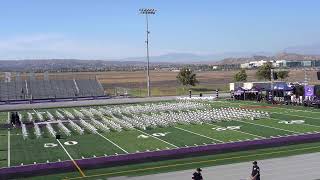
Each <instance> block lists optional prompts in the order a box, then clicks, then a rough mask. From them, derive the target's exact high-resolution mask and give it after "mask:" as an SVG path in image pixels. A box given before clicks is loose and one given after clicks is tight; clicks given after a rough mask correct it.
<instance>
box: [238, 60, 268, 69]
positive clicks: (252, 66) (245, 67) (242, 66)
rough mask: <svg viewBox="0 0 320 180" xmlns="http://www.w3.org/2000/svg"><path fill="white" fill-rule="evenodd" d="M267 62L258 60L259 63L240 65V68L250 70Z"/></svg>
mask: <svg viewBox="0 0 320 180" xmlns="http://www.w3.org/2000/svg"><path fill="white" fill-rule="evenodd" d="M267 62H268V61H266V60H260V61H250V62H248V63H243V64H241V65H240V67H241V68H244V69H251V68H256V67H260V66H262V65H264V64H265V63H267Z"/></svg>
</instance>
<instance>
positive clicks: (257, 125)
mask: <svg viewBox="0 0 320 180" xmlns="http://www.w3.org/2000/svg"><path fill="white" fill-rule="evenodd" d="M237 121H239V122H243V123H247V124H252V125H256V126H262V127H267V128H272V129H277V130H281V131H287V132H291V133H294V134H300V133H301V132H295V131H290V130H286V129H281V128H276V127H272V126H267V125H262V124H255V123H250V122H247V121H241V120H237Z"/></svg>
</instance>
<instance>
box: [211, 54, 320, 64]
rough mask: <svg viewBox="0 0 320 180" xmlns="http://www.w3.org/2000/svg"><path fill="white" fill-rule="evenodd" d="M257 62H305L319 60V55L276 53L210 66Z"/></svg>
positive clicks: (235, 59)
mask: <svg viewBox="0 0 320 180" xmlns="http://www.w3.org/2000/svg"><path fill="white" fill-rule="evenodd" d="M259 60H287V61H301V60H303V61H307V60H320V55H302V54H294V53H286V52H282V53H278V54H276V55H274V56H257V55H256V56H251V57H245V58H225V59H223V60H221V61H217V62H213V63H211V64H215V65H219V64H241V63H246V62H250V61H259Z"/></svg>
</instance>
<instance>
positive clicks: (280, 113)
mask: <svg viewBox="0 0 320 180" xmlns="http://www.w3.org/2000/svg"><path fill="white" fill-rule="evenodd" d="M271 114H285V115H289V116H296V117H300V118H309V119H316V120H319V119H320V118H314V117H310V116H299V115H295V114H289V113H279V112H271Z"/></svg>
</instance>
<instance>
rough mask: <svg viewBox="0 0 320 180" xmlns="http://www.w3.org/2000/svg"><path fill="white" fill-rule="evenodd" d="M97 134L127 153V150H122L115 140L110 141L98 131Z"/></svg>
mask: <svg viewBox="0 0 320 180" xmlns="http://www.w3.org/2000/svg"><path fill="white" fill-rule="evenodd" d="M97 134H98V135H99V136H101V137H102V138H103V139H105V140H107V141H109V142H110V143H111V144H113V145H115V146H116V147H117V148H119V149H121V151H123V152H125V153H126V154H129V152H128V151H126V150H124V149H123V148H122V147H120V146H119V145H118V144H116V143H115V142H113V141H111V140H110V139H108V138H106V137H105V136H104V135H102V134H100V133H99V132H97Z"/></svg>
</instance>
